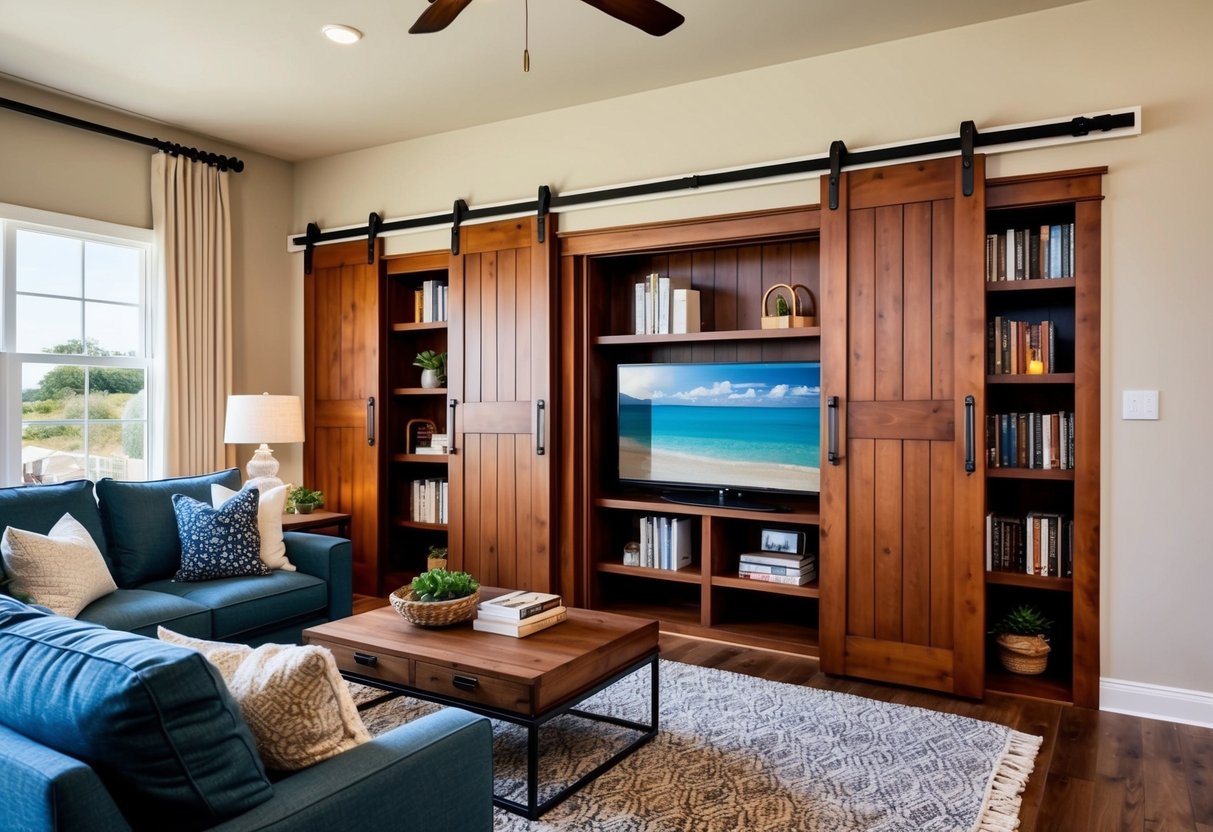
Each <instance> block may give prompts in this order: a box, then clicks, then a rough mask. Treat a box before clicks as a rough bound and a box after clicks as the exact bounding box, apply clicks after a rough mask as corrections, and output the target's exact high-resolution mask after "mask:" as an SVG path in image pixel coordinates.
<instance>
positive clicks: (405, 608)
mask: <svg viewBox="0 0 1213 832" xmlns="http://www.w3.org/2000/svg"><path fill="white" fill-rule="evenodd" d="M388 599H389V600H390V601H391V602H392V606H393V607H394V608H395V610H396V612H398V613H400V614H401V615H402V616H404V618H405V619H406V620H408V621H411V622H413V623H414V624H417V625H418V626H421V627H447V626H449V625H451V624H459V623H460V622H463V621H470V620H471V619H473V618H475V617H476V606H477V605H478V604H479V603H480V584H478V583H476V581H475V580H474V579H473V578H472V576H471V575H469V574H468V573H466V572H447V571H446V570H445V569H431V570H430V571H428V572H423V573H422V574H420V575H418V576H417V577H416V578H413V582H412V583H411V584H410V585H409V586H402V587H400V589H398V590H396V591H395V592H393V593H392V594H391V595H390V596H388Z"/></svg>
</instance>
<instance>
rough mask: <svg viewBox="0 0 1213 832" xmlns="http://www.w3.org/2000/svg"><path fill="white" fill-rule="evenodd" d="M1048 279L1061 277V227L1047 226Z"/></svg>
mask: <svg viewBox="0 0 1213 832" xmlns="http://www.w3.org/2000/svg"><path fill="white" fill-rule="evenodd" d="M1048 276H1049V277H1061V276H1062V274H1061V226H1060V225H1050V226H1049V275H1048Z"/></svg>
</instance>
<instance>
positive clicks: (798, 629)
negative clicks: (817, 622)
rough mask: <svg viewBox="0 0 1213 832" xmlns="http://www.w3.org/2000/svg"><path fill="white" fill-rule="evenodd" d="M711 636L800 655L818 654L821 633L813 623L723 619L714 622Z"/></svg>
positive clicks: (813, 655)
mask: <svg viewBox="0 0 1213 832" xmlns="http://www.w3.org/2000/svg"><path fill="white" fill-rule="evenodd" d="M711 636H712V638H713V639H717V640H722V641H731V642H735V643H738V644H745V645H749V646H752V647H760V648H763V649H766V650H780V651H782V652H784V653H795V654H797V655H800V656H811V657H813V658H819V657H820V656H821V636H820V634H819V631H818V629H817V628H816V627H809V626H805V625H803V624H792V623H789V622H787V621H724V622H718V623H717V624H715V625H713V627H712V629H711Z"/></svg>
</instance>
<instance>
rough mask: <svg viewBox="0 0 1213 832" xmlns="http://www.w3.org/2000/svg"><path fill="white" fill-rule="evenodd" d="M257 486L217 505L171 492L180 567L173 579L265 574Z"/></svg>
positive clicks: (184, 579) (202, 578) (266, 571)
mask: <svg viewBox="0 0 1213 832" xmlns="http://www.w3.org/2000/svg"><path fill="white" fill-rule="evenodd" d="M258 496H259V495H258V493H257V489H255V488H254V489H252V490H251V491H240V492H237V494H236V496H235V497H233V498H232V499H230V500H228V501H227V502H226V503H224V504H223V505H222V506H220V507H219V508H211V504H210V502H209V501H207V502H205V503H204V502H201V501H199V500H195V499H194V498H193V497H187V496H186V495H184V494H174V495H173V511H175V512H176V513H177V537H178V538H180V540H181V568H180V569H178V570H177V573H176V574H175V575H173V580H174V581H211V580H215V579H216V578H236V577H241V576H246V575H268V574H270V568H269V567H268V566H266V565H265V564H264V563H262V562H261V533H260V532H259V531H258V530H257V500H258Z"/></svg>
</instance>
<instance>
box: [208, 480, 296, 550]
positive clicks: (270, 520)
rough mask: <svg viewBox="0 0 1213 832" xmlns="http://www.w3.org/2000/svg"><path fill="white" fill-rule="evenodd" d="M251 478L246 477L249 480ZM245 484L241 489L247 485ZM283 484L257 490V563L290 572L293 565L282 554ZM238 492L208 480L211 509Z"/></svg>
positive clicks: (284, 503) (284, 493)
mask: <svg viewBox="0 0 1213 832" xmlns="http://www.w3.org/2000/svg"><path fill="white" fill-rule="evenodd" d="M252 482H253V480H249V483H252ZM249 483H246V484H245V488H248V487H249ZM286 491H287V487H286V486H285V485H279V486H276V487H274V488H266V489H263V490H261V491H260V492H259V496H258V502H257V531H258V532H259V533H260V534H261V562H262V563H264V564H265V565H266V566H268V567H269V568H270V569H281V570H282V571H284V572H294V571H295V565H294V564H293V563H291V562H290V561H289V560H288V559H287V557H286V541H284V540H283V539H282V512H283V511H284V510H285V509H286ZM239 493H240V492H238V491H233V490H232V489H230V488H224V487H223V486H222V485H218V484H216V483H211V508H219V507H220V506H222V505H223V504H224V503H226V502H227V501H228V500H230V499H232V497H234V496H235V495H236V494H239Z"/></svg>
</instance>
